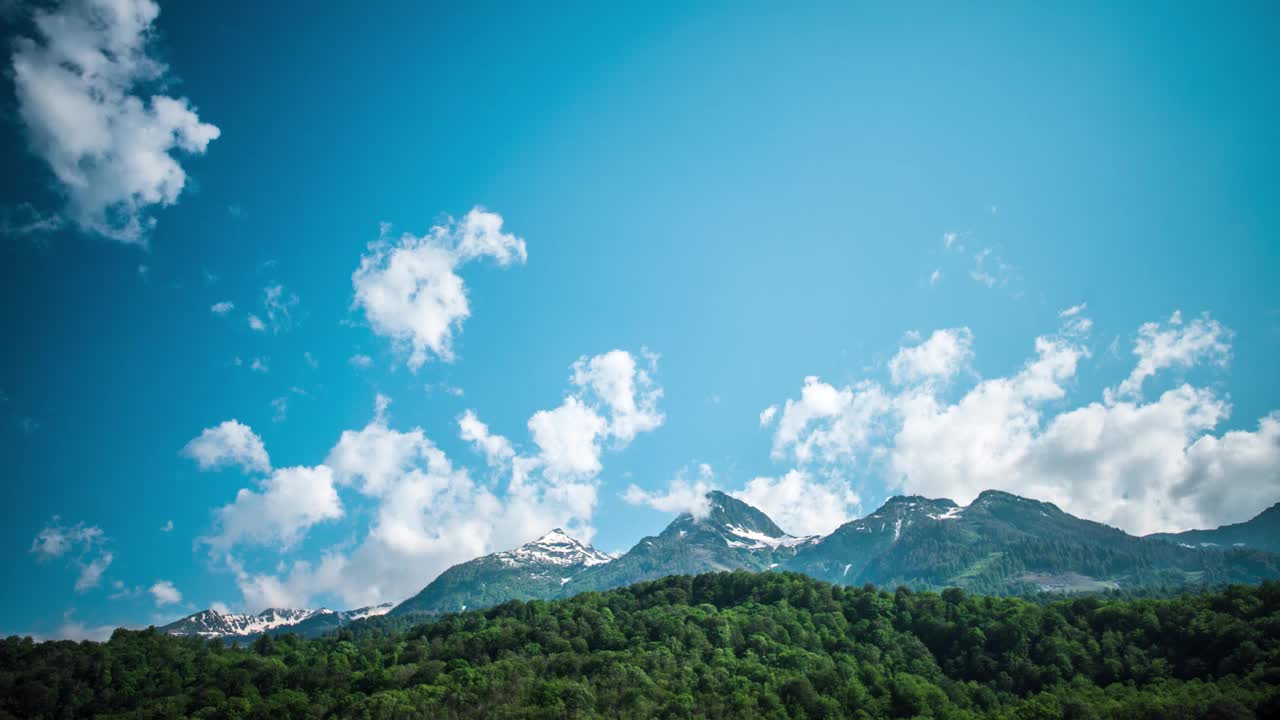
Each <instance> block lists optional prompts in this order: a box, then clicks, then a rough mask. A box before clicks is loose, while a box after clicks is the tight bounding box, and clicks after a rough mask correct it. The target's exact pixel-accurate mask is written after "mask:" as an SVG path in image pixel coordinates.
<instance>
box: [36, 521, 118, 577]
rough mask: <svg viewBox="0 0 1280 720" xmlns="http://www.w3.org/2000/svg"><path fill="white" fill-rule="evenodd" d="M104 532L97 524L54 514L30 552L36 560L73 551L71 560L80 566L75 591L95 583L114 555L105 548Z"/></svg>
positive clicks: (59, 556)
mask: <svg viewBox="0 0 1280 720" xmlns="http://www.w3.org/2000/svg"><path fill="white" fill-rule="evenodd" d="M106 543H107V536H106V535H105V534H104V533H103V532H102V528H99V527H97V526H96V525H85V524H84V523H82V522H80V523H76V524H75V525H66V524H64V523H63V522H62V519H61V518H60V517H58V516H57V515H55V516H53V519H52V520H50V521H49V524H47V525H45V526H44V528H42V529H41V530H40V532H39V533H37V534H36V538H35V540H33V541H32V543H31V552H32V553H33V554H34V555H35V556H36V560H37V561H38V562H46V561H49V560H53V559H57V558H61V557H64V556H68V555H74V558H72V561H73V564H74V565H75V566H76V567H77V568H78V569H79V574H78V576H77V577H76V583H75V590H76V592H84V591H86V590H90V589H92V588H95V587H98V585H100V584H101V582H102V574H103V573H104V572H106V569H107V568H108V567H109V566H110V565H111V562H112V561H113V560H114V559H115V554H114V553H112V552H111V551H109V550H107V549H106V548H105V545H106Z"/></svg>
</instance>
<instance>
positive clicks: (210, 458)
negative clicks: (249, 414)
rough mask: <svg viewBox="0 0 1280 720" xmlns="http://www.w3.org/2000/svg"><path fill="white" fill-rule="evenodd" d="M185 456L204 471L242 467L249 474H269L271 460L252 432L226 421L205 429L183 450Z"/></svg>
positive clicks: (242, 426)
mask: <svg viewBox="0 0 1280 720" xmlns="http://www.w3.org/2000/svg"><path fill="white" fill-rule="evenodd" d="M182 454H183V455H186V456H187V457H189V458H191V459H192V460H195V461H196V464H197V465H199V466H200V469H201V470H216V469H219V468H224V467H227V466H228V465H239V466H240V467H241V468H243V469H244V470H245V471H246V472H269V471H270V470H271V460H270V458H268V457H267V449H266V447H265V446H264V445H263V444H262V438H260V437H258V436H257V435H256V434H255V433H254V432H253V428H250V427H249V426H248V425H245V424H244V423H241V422H240V421H238V420H234V419H233V420H226V421H223V422H222V423H221V424H219V425H217V426H215V427H211V428H205V429H204V431H202V432H201V433H200V435H199V436H198V437H196V438H194V439H192V440H191V442H189V443H187V444H186V446H185V447H183V448H182Z"/></svg>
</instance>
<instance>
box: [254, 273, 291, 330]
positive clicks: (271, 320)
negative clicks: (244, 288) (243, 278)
mask: <svg viewBox="0 0 1280 720" xmlns="http://www.w3.org/2000/svg"><path fill="white" fill-rule="evenodd" d="M262 294H263V300H262V307H263V309H264V311H265V313H266V316H267V319H266V321H265V322H264V321H263V320H262V319H261V318H259V317H257V316H255V315H250V316H249V326H250V327H252V328H253V329H254V330H258V331H264V330H266V329H267V328H268V327H270V328H271V332H274V333H278V332H280V331H281V330H288V329H289V328H290V327H291V326H292V325H293V309H294V308H296V307H297V306H298V296H297V295H295V294H293V293H291V292H286V291H285V289H284V286H283V285H279V284H277V285H268V286H266V287H265V288H263V289H262Z"/></svg>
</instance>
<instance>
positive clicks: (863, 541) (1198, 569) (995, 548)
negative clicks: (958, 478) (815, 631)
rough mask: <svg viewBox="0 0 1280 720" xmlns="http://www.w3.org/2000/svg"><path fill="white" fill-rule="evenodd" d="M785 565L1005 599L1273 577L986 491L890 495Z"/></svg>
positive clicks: (1245, 559)
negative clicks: (963, 503)
mask: <svg viewBox="0 0 1280 720" xmlns="http://www.w3.org/2000/svg"><path fill="white" fill-rule="evenodd" d="M785 567H786V568H787V569H790V570H795V571H798V572H803V573H805V574H807V575H810V576H812V577H816V578H818V579H821V580H828V581H832V582H843V583H846V584H862V583H867V582H870V583H874V584H876V585H882V586H893V585H900V584H901V585H909V586H913V587H921V588H937V587H948V586H957V587H963V588H965V589H969V590H973V591H976V592H984V593H993V594H1009V593H1022V592H1034V591H1036V590H1041V591H1044V590H1064V591H1072V590H1102V589H1109V588H1112V589H1114V588H1129V589H1132V588H1147V589H1153V588H1160V587H1181V586H1183V585H1187V584H1194V583H1206V584H1218V583H1223V582H1258V581H1261V580H1263V579H1268V578H1274V577H1276V576H1277V575H1280V556H1275V555H1270V554H1267V553H1261V552H1257V551H1247V550H1233V551H1227V552H1210V551H1204V550H1197V549H1190V548H1186V547H1179V546H1177V545H1176V544H1172V543H1168V542H1162V541H1158V540H1150V539H1144V538H1138V537H1134V536H1132V535H1128V534H1127V533H1125V532H1123V531H1121V530H1118V529H1116V528H1112V527H1109V526H1106V525H1103V524H1101V523H1096V522H1092V521H1089V520H1084V519H1081V518H1078V517H1075V516H1073V515H1070V514H1068V513H1065V512H1063V511H1062V510H1060V509H1059V508H1058V507H1057V506H1055V505H1053V504H1052V503H1045V502H1039V501H1036V500H1031V499H1028V498H1023V497H1019V496H1017V495H1012V494H1010V493H1005V492H998V491H992V490H988V491H986V492H983V493H982V494H980V495H979V496H978V497H977V499H975V500H974V501H973V503H971V504H970V505H968V506H967V507H959V506H957V505H956V504H955V503H953V502H952V501H950V500H929V499H926V498H919V497H912V498H902V497H897V498H892V499H890V500H889V501H888V502H886V503H885V505H884V506H883V507H881V508H880V509H879V510H877V511H876V512H874V513H872V514H871V515H869V516H867V517H866V518H862V519H860V520H855V521H853V522H851V523H847V524H846V525H843V526H841V527H840V528H838V529H837V530H836V531H835V532H834V533H832V534H831V535H829V536H827V537H826V538H823V539H822V540H821V541H820V542H818V543H816V544H814V545H812V546H809V547H805V548H803V549H802V550H801V551H800V552H799V553H798V554H797V556H796V557H795V558H794V559H793V560H792V561H790V562H789V563H787V564H786V566H785Z"/></svg>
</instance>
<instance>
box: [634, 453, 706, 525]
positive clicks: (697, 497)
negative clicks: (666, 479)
mask: <svg viewBox="0 0 1280 720" xmlns="http://www.w3.org/2000/svg"><path fill="white" fill-rule="evenodd" d="M714 489H715V473H713V472H712V470H711V466H710V465H707V464H705V463H703V464H701V465H698V469H697V477H695V478H693V479H690V478H689V471H688V469H687V468H685V469H682V470H681V471H680V472H679V473H677V474H676V477H675V478H674V479H672V481H671V484H670V485H669V486H668V487H667V490H666V492H651V491H648V490H644V489H642V488H640V487H638V486H636V485H634V484H633V485H629V486H628V487H627V490H626V492H624V493H623V494H622V499H623V500H625V501H627V502H628V503H630V504H632V505H647V506H649V507H651V508H653V509H654V510H658V511H659V512H667V513H689V514H690V515H692V516H693V517H695V518H705V517H706V516H707V515H708V514H710V513H711V500H710V499H709V498H708V497H707V493H709V492H711V491H712V490H714Z"/></svg>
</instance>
